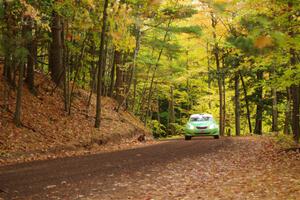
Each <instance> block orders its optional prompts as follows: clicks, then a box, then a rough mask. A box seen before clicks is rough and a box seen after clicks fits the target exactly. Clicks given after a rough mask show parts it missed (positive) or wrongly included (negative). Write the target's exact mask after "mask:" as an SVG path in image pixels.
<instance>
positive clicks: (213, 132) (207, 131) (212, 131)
mask: <svg viewBox="0 0 300 200" xmlns="http://www.w3.org/2000/svg"><path fill="white" fill-rule="evenodd" d="M184 134H185V135H186V136H202V135H203V136H214V135H219V129H218V128H213V129H209V128H207V129H197V128H195V129H187V128H186V129H185V130H184Z"/></svg>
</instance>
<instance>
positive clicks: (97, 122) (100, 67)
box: [95, 0, 108, 128]
mask: <svg viewBox="0 0 300 200" xmlns="http://www.w3.org/2000/svg"><path fill="white" fill-rule="evenodd" d="M107 7H108V0H105V1H104V7H103V20H102V32H101V39H100V52H99V62H98V79H97V101H96V119H95V128H99V127H100V123H101V118H100V117H101V90H102V70H103V67H104V42H105V34H106V21H107Z"/></svg>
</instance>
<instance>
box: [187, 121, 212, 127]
mask: <svg viewBox="0 0 300 200" xmlns="http://www.w3.org/2000/svg"><path fill="white" fill-rule="evenodd" d="M189 124H191V125H193V126H209V125H211V124H213V122H189Z"/></svg>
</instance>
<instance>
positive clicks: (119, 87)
mask: <svg viewBox="0 0 300 200" xmlns="http://www.w3.org/2000/svg"><path fill="white" fill-rule="evenodd" d="M114 59H115V68H116V81H115V91H116V94H115V99H116V100H117V101H118V102H122V100H123V95H124V94H123V89H124V88H123V77H124V70H123V69H122V54H121V52H120V51H115V56H114Z"/></svg>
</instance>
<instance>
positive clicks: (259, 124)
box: [254, 71, 263, 135]
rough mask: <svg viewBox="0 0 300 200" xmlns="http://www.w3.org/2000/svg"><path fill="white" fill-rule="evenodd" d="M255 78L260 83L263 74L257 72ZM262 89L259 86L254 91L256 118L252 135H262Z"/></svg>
mask: <svg viewBox="0 0 300 200" xmlns="http://www.w3.org/2000/svg"><path fill="white" fill-rule="evenodd" d="M256 76H257V82H259V83H260V81H261V80H262V79H263V72H262V71H258V72H257V73H256ZM262 93H263V88H262V86H259V87H258V88H257V89H256V97H257V103H256V116H255V129H254V133H255V134H258V135H261V134H262V118H263V99H262V95H263V94H262Z"/></svg>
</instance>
